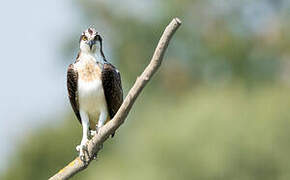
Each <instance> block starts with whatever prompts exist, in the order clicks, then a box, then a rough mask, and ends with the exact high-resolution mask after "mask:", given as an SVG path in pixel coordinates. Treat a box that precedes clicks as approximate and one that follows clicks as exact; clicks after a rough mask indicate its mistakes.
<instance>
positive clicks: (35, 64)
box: [0, 0, 79, 170]
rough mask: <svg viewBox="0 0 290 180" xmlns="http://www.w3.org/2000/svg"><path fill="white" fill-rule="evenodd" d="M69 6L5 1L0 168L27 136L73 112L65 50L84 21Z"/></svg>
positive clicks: (1, 13)
mask: <svg viewBox="0 0 290 180" xmlns="http://www.w3.org/2000/svg"><path fill="white" fill-rule="evenodd" d="M70 2H71V1H69V0H62V1H59V0H50V1H38V0H26V1H15V0H14V1H13V0H11V1H2V2H1V3H0V22H1V28H0V37H1V38H0V39H1V41H2V43H0V49H1V56H2V57H1V71H0V82H1V88H0V99H1V103H0V143H1V146H0V147H1V148H0V153H1V155H2V158H1V160H2V161H0V170H3V168H4V164H5V162H7V161H8V160H9V156H10V155H11V153H13V150H14V147H15V146H16V144H17V142H19V141H21V139H22V137H23V135H24V134H27V133H29V132H31V131H32V130H33V129H34V128H36V127H38V126H40V125H44V124H45V123H48V122H45V119H46V118H45V117H47V116H49V115H51V114H54V116H56V117H57V115H59V116H60V115H61V114H62V113H63V112H64V110H68V108H69V104H68V99H67V96H66V86H65V83H66V79H65V76H66V68H67V67H66V64H65V63H64V62H69V60H67V61H64V60H62V59H61V58H62V57H63V56H62V55H61V50H62V49H61V48H62V45H63V41H64V39H65V38H66V37H69V36H70V35H71V34H70V33H69V32H70V30H71V28H73V27H75V26H76V24H77V23H78V21H79V19H78V17H77V16H76V15H75V13H74V7H73V4H71V3H70ZM66 32H68V33H66ZM59 61H61V62H59ZM47 119H49V118H47Z"/></svg>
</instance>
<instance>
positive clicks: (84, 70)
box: [67, 28, 123, 161]
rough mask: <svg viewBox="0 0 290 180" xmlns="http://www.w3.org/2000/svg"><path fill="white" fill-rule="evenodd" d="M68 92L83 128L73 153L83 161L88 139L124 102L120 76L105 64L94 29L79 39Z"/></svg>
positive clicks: (98, 37) (70, 67) (69, 77)
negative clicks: (75, 152) (75, 151)
mask: <svg viewBox="0 0 290 180" xmlns="http://www.w3.org/2000/svg"><path fill="white" fill-rule="evenodd" d="M67 89H68V96H69V99H70V103H71V106H72V108H73V110H74V112H75V115H76V117H77V119H78V120H79V122H80V123H81V125H82V127H83V137H82V141H81V144H80V145H78V146H77V147H76V149H77V151H79V156H80V159H81V160H83V161H84V160H85V152H86V150H87V142H88V140H89V138H91V137H92V136H93V135H94V134H95V133H98V130H99V129H100V128H101V127H102V126H103V125H104V124H105V123H106V122H107V121H108V120H110V119H112V118H113V117H114V115H115V114H116V113H117V111H118V109H119V107H120V106H121V104H122V102H123V90H122V84H121V76H120V73H119V71H118V70H117V69H116V68H115V67H114V66H113V65H112V64H110V63H109V62H108V61H107V60H106V58H105V55H104V53H103V50H102V38H101V36H100V35H99V34H98V33H97V31H96V30H95V29H94V28H89V29H87V30H86V31H84V32H83V33H82V35H81V37H80V52H79V53H78V56H77V58H76V61H75V62H74V63H73V64H70V65H69V67H68V70H67ZM113 136H114V134H112V137H113Z"/></svg>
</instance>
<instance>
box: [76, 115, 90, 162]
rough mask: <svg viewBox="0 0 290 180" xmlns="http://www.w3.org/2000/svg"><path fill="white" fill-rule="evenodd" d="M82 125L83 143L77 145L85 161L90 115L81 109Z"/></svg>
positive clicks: (80, 155)
mask: <svg viewBox="0 0 290 180" xmlns="http://www.w3.org/2000/svg"><path fill="white" fill-rule="evenodd" d="M80 115H81V120H82V126H83V138H82V141H81V144H80V145H78V146H77V147H76V149H77V151H79V157H80V159H81V160H82V161H85V158H86V156H85V155H86V154H85V153H87V142H88V136H89V117H88V115H87V113H85V112H83V111H80Z"/></svg>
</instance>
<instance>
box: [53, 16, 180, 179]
mask: <svg viewBox="0 0 290 180" xmlns="http://www.w3.org/2000/svg"><path fill="white" fill-rule="evenodd" d="M180 25H181V21H180V20H179V19H178V18H174V19H173V20H172V21H171V22H170V24H169V25H168V26H167V27H166V29H165V31H164V32H163V34H162V36H161V38H160V40H159V43H158V45H157V47H156V49H155V52H154V54H153V57H152V59H151V61H150V64H149V65H148V66H147V67H146V69H145V70H144V71H143V73H142V74H141V76H139V77H138V78H137V80H136V82H135V84H134V86H133V87H132V88H131V90H130V91H129V93H128V95H127V97H126V98H125V100H124V102H123V104H122V105H121V107H120V109H119V111H118V112H117V114H116V115H115V116H114V118H113V119H112V120H111V121H109V122H108V123H106V124H105V125H104V126H103V127H102V128H101V129H100V130H99V133H98V134H97V135H95V136H94V137H93V138H92V139H91V140H90V141H89V142H88V155H89V157H87V163H84V162H83V161H81V160H80V158H79V157H77V158H76V159H75V160H73V161H72V162H71V163H69V164H68V165H67V166H66V167H64V168H63V169H61V170H60V171H59V172H58V173H57V174H55V175H54V176H53V177H51V178H50V180H56V179H69V178H70V177H72V176H73V175H75V174H77V173H78V172H80V171H82V170H84V169H86V168H87V167H88V165H89V163H90V162H91V161H92V160H93V159H94V157H95V156H96V155H97V153H98V152H99V150H100V149H101V147H102V144H103V143H104V142H105V141H106V140H107V139H108V137H109V136H110V135H111V134H112V133H113V132H115V131H116V130H117V129H118V128H119V127H120V126H121V124H123V123H124V121H125V119H126V117H127V115H128V113H129V111H130V110H131V108H132V105H133V104H134V102H135V100H136V98H137V97H138V95H139V94H140V92H141V91H142V90H143V88H144V87H145V85H146V84H147V82H148V81H149V80H150V79H151V77H152V76H153V75H154V73H155V72H156V71H157V69H158V68H159V67H160V65H161V62H162V59H163V56H164V53H165V50H166V49H167V46H168V44H169V41H170V39H171V38H172V36H173V34H174V33H175V31H176V30H177V29H178V27H179V26H180Z"/></svg>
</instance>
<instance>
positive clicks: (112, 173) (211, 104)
mask: <svg viewBox="0 0 290 180" xmlns="http://www.w3.org/2000/svg"><path fill="white" fill-rule="evenodd" d="M289 108H290V95H289V88H285V87H280V86H274V87H273V86H267V87H266V86H263V87H261V88H257V89H255V90H249V89H248V88H245V87H243V86H240V85H235V86H231V87H227V88H220V89H208V88H196V89H195V92H194V93H187V94H184V96H182V97H180V98H178V99H176V98H173V97H169V98H168V97H167V96H164V93H162V92H157V93H155V94H151V95H150V94H148V93H144V94H143V95H142V96H141V97H140V99H139V100H138V102H137V104H136V106H135V108H134V109H133V110H132V112H131V113H130V116H129V118H128V120H127V122H126V123H125V125H124V126H122V127H121V128H120V129H119V130H118V131H117V134H116V136H115V137H114V138H113V139H109V140H108V141H107V142H106V143H105V145H104V148H103V150H101V152H100V154H99V159H98V160H97V162H93V163H92V164H91V165H90V166H89V168H88V169H87V170H85V171H84V172H82V173H79V174H78V175H76V176H75V177H74V178H73V179H88V180H89V179H253V180H254V179H255V180H257V179H263V180H265V179H269V180H270V179H289V178H290V174H289V172H290V166H289V161H290V157H289V156H288V154H289V151H290V140H289V137H290V131H289V127H290V121H289V116H290V114H289ZM66 119H67V120H66V121H65V122H64V123H63V125H62V126H61V127H59V128H43V129H40V130H39V131H36V132H35V133H34V134H32V135H31V136H30V137H29V138H28V140H27V141H26V142H23V144H22V145H20V146H19V153H18V154H17V155H16V156H15V157H14V161H12V163H10V169H9V170H8V171H7V174H6V175H5V176H4V178H1V179H7V180H10V179H11V180H12V179H47V178H48V177H49V176H50V175H52V174H53V173H55V172H57V171H58V170H59V169H60V168H61V167H63V166H64V165H66V164H67V163H68V162H69V161H71V160H72V159H73V158H74V157H75V156H76V155H77V154H76V151H75V148H74V147H75V146H76V145H77V144H78V143H79V141H80V139H81V127H80V125H79V124H78V122H77V120H76V119H75V117H69V118H66Z"/></svg>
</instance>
